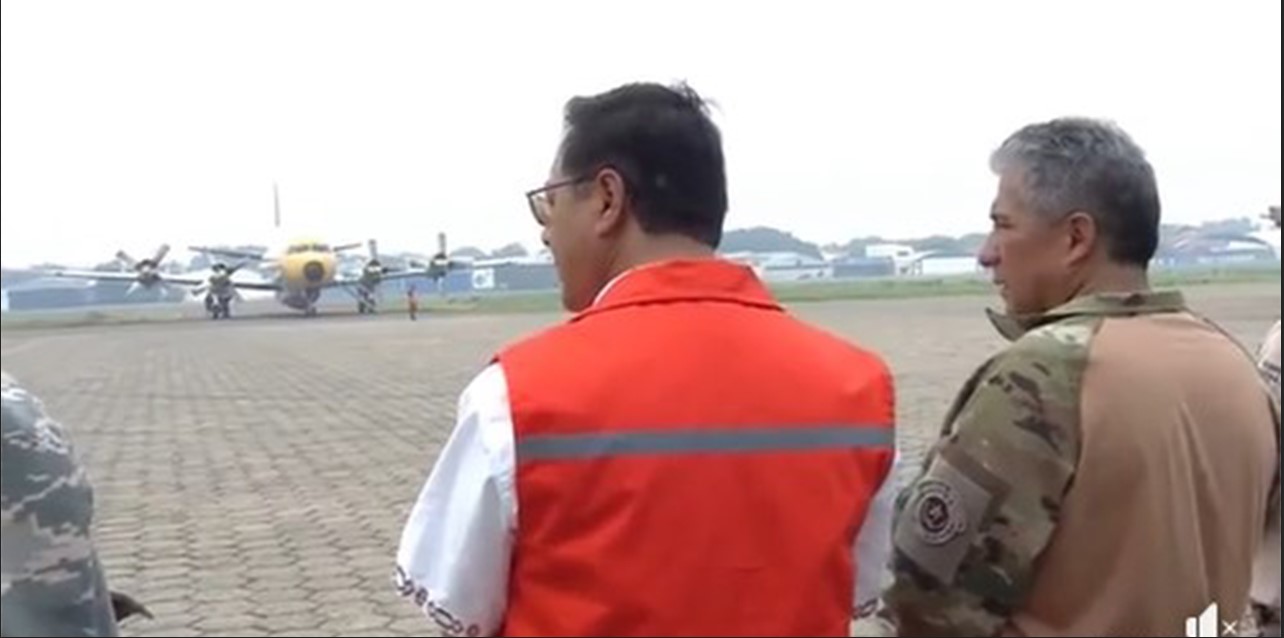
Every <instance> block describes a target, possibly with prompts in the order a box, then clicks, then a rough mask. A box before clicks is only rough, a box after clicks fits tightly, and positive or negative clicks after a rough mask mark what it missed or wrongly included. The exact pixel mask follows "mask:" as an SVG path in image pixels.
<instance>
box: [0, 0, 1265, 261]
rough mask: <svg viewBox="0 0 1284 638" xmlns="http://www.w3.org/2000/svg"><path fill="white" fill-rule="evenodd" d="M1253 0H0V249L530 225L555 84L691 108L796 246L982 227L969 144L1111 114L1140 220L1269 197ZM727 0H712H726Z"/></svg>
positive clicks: (758, 213)
mask: <svg viewBox="0 0 1284 638" xmlns="http://www.w3.org/2000/svg"><path fill="white" fill-rule="evenodd" d="M1280 4H1281V3H1280V2H1279V0H1235V1H1231V0H1222V1H1219V2H1202V3H1192V2H1186V3H1177V2H1123V1H1112V2H1084V1H1078V2H1056V3H1052V2H1015V1H1014V2H990V1H976V0H973V1H969V2H861V3H855V2H841V3H839V2H835V3H809V2H802V1H791V2H787V3H780V2H775V3H764V4H762V5H760V7H759V8H749V6H748V5H747V4H746V3H737V4H735V5H734V9H731V8H730V7H732V6H733V5H731V4H729V3H724V2H718V3H716V4H715V3H712V2H708V3H700V2H695V1H694V0H685V1H680V2H658V1H648V2H641V3H627V4H612V3H600V2H582V3H563V2H548V1H543V2H523V3H517V2H513V3H493V2H468V3H444V2H432V3H430V2H413V3H393V2H355V1H354V2H349V3H343V4H339V3H322V2H313V1H307V2H304V1H299V2H258V1H255V2H229V1H226V0H222V1H218V2H154V3H138V2H106V3H99V2H92V3H91V2H60V1H53V0H39V1H9V0H6V2H5V3H4V4H3V16H0V28H2V29H3V36H2V37H0V43H2V45H3V52H2V55H0V61H2V62H3V69H2V72H0V79H2V81H3V87H2V90H0V97H2V99H3V131H0V145H2V146H3V184H2V186H0V197H2V198H3V202H2V210H0V221H2V223H3V228H2V229H0V241H2V242H3V246H2V247H0V259H2V260H3V262H4V264H5V265H19V264H26V263H32V262H37V261H44V260H61V261H89V262H91V263H92V262H93V261H94V260H97V259H100V258H101V259H106V258H109V257H110V255H111V254H112V253H114V252H115V250H116V249H117V248H125V249H127V250H130V251H132V252H137V253H143V252H148V251H150V250H151V249H152V248H153V247H154V246H155V245H156V244H158V243H160V242H162V241H168V242H171V243H173V244H174V245H175V246H185V245H187V244H190V243H193V242H210V243H212V242H238V243H239V242H256V241H264V240H265V239H266V238H268V237H270V236H271V235H272V231H271V223H272V183H273V182H274V181H276V182H279V183H280V188H281V197H282V208H283V215H284V221H285V227H286V228H287V229H288V230H289V231H290V232H291V233H303V234H309V235H317V236H320V237H323V238H325V239H327V240H329V241H334V242H347V241H353V240H357V241H360V240H363V239H365V238H366V237H368V236H375V237H378V238H379V239H380V241H381V245H382V246H383V247H386V248H388V249H390V250H422V251H430V250H431V249H432V246H433V243H434V236H435V235H436V233H437V231H439V230H441V231H445V232H447V233H448V234H449V236H450V238H451V244H452V245H454V246H459V245H464V244H475V245H481V246H482V247H484V248H493V247H495V246H498V245H500V244H503V243H506V242H509V241H521V242H523V243H526V244H528V245H534V244H535V243H536V241H537V236H538V234H537V231H536V229H535V227H534V226H533V224H532V223H531V219H530V215H529V213H528V210H527V208H526V203H525V201H524V198H523V196H522V193H523V191H525V190H526V189H528V188H532V187H535V186H538V185H540V184H541V183H542V182H543V180H544V179H545V177H546V175H547V170H548V166H549V164H550V161H551V159H552V154H553V151H554V148H555V145H556V143H557V141H558V138H559V135H560V132H561V108H562V106H563V103H564V102H565V100H566V99H567V98H568V97H570V96H572V95H575V94H585V93H593V92H597V91H601V90H604V89H607V88H610V87H612V86H614V85H616V84H619V83H623V82H627V81H632V80H659V81H670V80H676V79H686V80H688V81H689V82H690V83H691V85H692V86H693V87H694V88H695V89H696V90H697V91H699V92H701V93H702V94H704V95H706V96H707V97H708V98H710V99H712V100H714V101H716V102H717V104H718V110H717V112H716V119H717V121H718V123H719V125H720V126H721V127H722V129H723V134H724V141H725V148H726V153H727V162H728V172H729V176H728V178H729V188H730V195H731V211H730V213H729V219H728V225H729V226H730V227H745V226H753V225H773V226H778V227H782V228H785V229H787V230H789V231H791V232H793V233H795V234H796V235H798V236H800V237H802V238H804V239H807V240H810V241H816V242H828V241H845V240H846V239H848V238H850V237H852V236H857V235H867V234H881V235H884V236H918V235H924V234H929V233H938V232H939V233H948V234H957V233H963V232H968V231H973V230H983V229H985V227H986V224H987V220H986V215H987V213H988V207H989V202H990V200H991V197H992V195H993V189H994V184H995V180H994V178H993V177H992V176H991V175H990V173H989V171H988V168H987V166H986V160H987V156H988V154H989V152H990V150H991V149H992V148H993V147H994V146H996V145H997V144H998V143H999V142H1000V141H1001V140H1002V139H1003V137H1005V136H1006V135H1007V134H1008V133H1010V132H1011V131H1012V130H1014V129H1016V128H1017V127H1019V126H1021V125H1023V124H1026V123H1028V122H1031V121H1034V120H1041V119H1047V118H1051V117H1055V116H1059V115H1067V114H1075V115H1089V116H1100V117H1109V118H1112V119H1115V120H1116V121H1118V122H1119V123H1120V124H1122V125H1123V126H1124V127H1125V128H1126V129H1128V130H1129V131H1130V132H1131V133H1132V134H1133V135H1134V136H1135V137H1136V138H1137V140H1138V142H1139V143H1141V144H1142V146H1143V147H1145V148H1146V149H1147V151H1148V152H1149V154H1150V156H1151V159H1152V161H1153V162H1154V164H1155V166H1156V170H1157V171H1158V175H1159V179H1160V188H1161V194H1162V197H1163V200H1164V205H1165V217H1166V220H1167V221H1174V222H1196V221H1199V220H1203V219H1210V218H1218V217H1225V216H1230V215H1241V214H1242V215H1249V214H1252V215H1255V214H1259V213H1261V212H1264V211H1265V210H1266V207H1267V206H1268V205H1271V204H1277V203H1279V202H1280V174H1281V160H1280V155H1281V151H1280V148H1281V146H1280V138H1281V126H1280V121H1281V100H1280V92H1281V87H1280V77H1281V69H1280V58H1281V50H1280V49H1281V47H1280V18H1281V16H1280ZM733 20H734V22H733Z"/></svg>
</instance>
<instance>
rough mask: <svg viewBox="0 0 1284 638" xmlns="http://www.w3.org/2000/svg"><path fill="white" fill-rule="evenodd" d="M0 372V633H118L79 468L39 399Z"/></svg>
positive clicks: (88, 497) (89, 499) (87, 493)
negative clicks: (0, 378) (0, 445)
mask: <svg viewBox="0 0 1284 638" xmlns="http://www.w3.org/2000/svg"><path fill="white" fill-rule="evenodd" d="M0 375H3V381H2V387H0V390H2V392H3V397H2V398H3V402H2V403H3V415H2V417H0V423H3V440H2V443H3V448H2V450H3V460H2V461H0V476H2V477H3V483H2V485H0V514H2V517H3V518H2V519H0V521H2V529H3V534H2V535H0V544H2V545H3V552H2V554H0V557H2V560H0V635H4V636H115V635H118V630H117V626H116V619H115V615H114V613H113V611H112V601H111V596H110V594H109V592H108V590H107V584H106V580H105V579H104V577H103V572H102V566H101V564H100V563H99V562H98V556H97V554H96V552H95V550H94V545H93V542H92V541H91V540H90V534H89V530H90V524H91V520H92V517H93V493H92V490H91V488H90V485H89V482H88V481H87V480H86V478H85V471H84V469H83V468H82V467H81V466H80V464H79V463H77V461H76V458H75V456H74V454H73V451H72V448H71V444H70V442H69V441H68V439H67V435H66V432H64V430H63V428H62V426H60V425H59V424H58V423H56V422H54V421H53V420H51V419H50V418H49V417H48V416H47V415H46V414H45V412H44V409H43V407H42V406H41V404H40V401H39V400H38V399H36V398H35V397H34V396H32V395H31V394H29V393H27V392H26V391H25V390H23V389H22V388H20V387H18V386H17V385H16V384H14V383H13V381H12V380H11V379H10V378H9V376H8V375H7V374H3V373H0Z"/></svg>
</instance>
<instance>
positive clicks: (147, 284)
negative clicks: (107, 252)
mask: <svg viewBox="0 0 1284 638" xmlns="http://www.w3.org/2000/svg"><path fill="white" fill-rule="evenodd" d="M168 254H169V244H161V245H160V246H159V247H157V248H156V252H155V253H153V254H152V256H151V257H146V258H144V259H141V260H136V259H134V258H133V257H131V256H130V255H129V253H127V252H125V251H123V250H118V251H116V260H117V261H119V262H121V263H122V264H124V265H125V266H126V267H127V268H129V269H130V270H133V271H134V274H135V276H136V278H135V280H134V281H133V282H132V283H130V284H129V288H127V289H126V290H125V295H126V296H130V295H133V294H134V293H136V292H138V291H139V290H140V289H142V288H147V289H151V288H153V287H155V286H160V287H161V288H162V289H165V290H168V289H169V286H168V285H167V284H166V283H165V280H164V279H162V278H161V273H160V265H161V262H163V261H164V260H165V256H166V255H168Z"/></svg>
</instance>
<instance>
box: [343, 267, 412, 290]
mask: <svg viewBox="0 0 1284 638" xmlns="http://www.w3.org/2000/svg"><path fill="white" fill-rule="evenodd" d="M423 275H424V271H423V270H418V269H416V270H394V271H392V272H389V273H384V275H383V277H381V278H380V279H379V281H380V283H382V282H385V281H396V280H398V279H409V278H411V277H422V276H423ZM360 283H361V278H360V277H344V278H339V277H336V278H335V279H334V280H333V281H331V282H330V283H328V284H326V285H325V286H322V287H323V288H336V287H339V286H356V285H359V284H360Z"/></svg>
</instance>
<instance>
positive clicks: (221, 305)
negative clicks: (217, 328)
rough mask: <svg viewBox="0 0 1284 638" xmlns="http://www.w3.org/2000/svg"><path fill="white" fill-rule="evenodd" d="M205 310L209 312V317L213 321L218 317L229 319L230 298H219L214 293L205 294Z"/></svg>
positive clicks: (230, 309)
mask: <svg viewBox="0 0 1284 638" xmlns="http://www.w3.org/2000/svg"><path fill="white" fill-rule="evenodd" d="M205 312H206V313H208V314H209V316H210V319H213V320H215V321H217V320H219V319H231V318H232V299H231V298H222V299H220V298H218V297H215V296H214V295H207V296H206V297H205Z"/></svg>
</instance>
